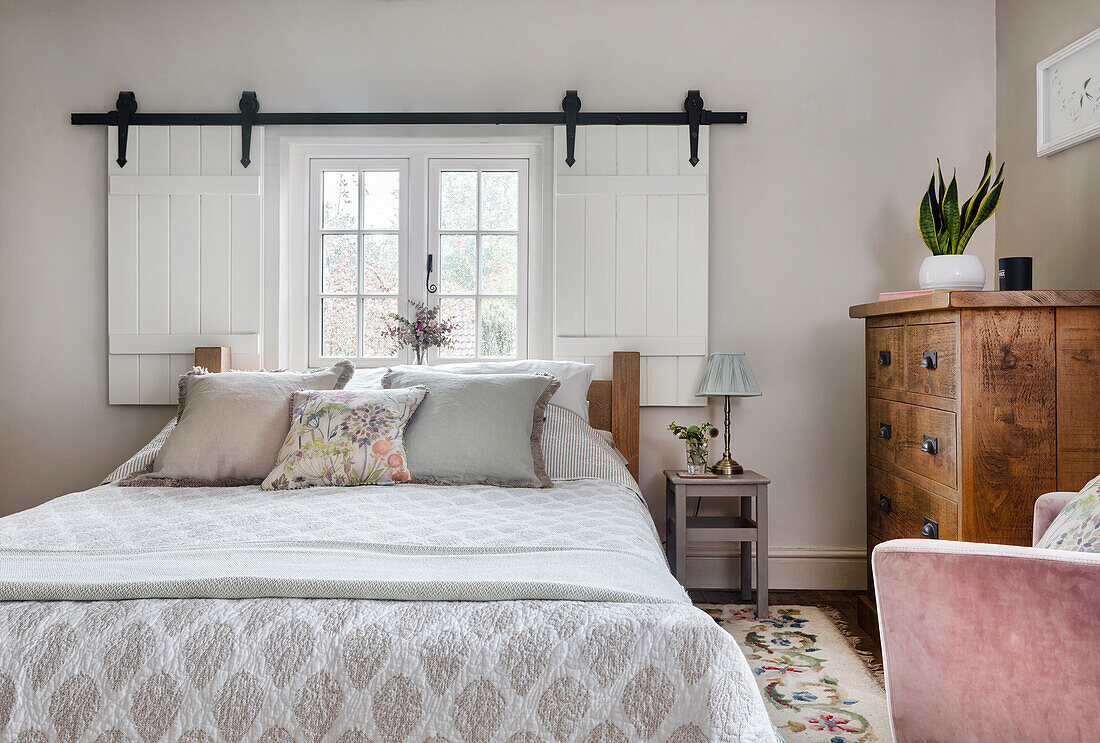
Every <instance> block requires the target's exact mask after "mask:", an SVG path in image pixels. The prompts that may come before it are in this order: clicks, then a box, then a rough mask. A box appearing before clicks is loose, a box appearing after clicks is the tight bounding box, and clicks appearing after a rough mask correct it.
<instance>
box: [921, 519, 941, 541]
mask: <svg viewBox="0 0 1100 743" xmlns="http://www.w3.org/2000/svg"><path fill="white" fill-rule="evenodd" d="M920 533H921V534H923V535H924V536H925V537H927V538H929V539H939V538H940V525H939V524H937V523H936V522H935V521H933V520H932V519H930V518H928V517H927V516H926V517H925V518H924V526H922V527H921V530H920Z"/></svg>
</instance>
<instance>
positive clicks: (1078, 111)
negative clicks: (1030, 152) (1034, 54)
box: [1035, 28, 1100, 157]
mask: <svg viewBox="0 0 1100 743" xmlns="http://www.w3.org/2000/svg"><path fill="white" fill-rule="evenodd" d="M1035 86H1036V113H1037V117H1038V120H1037V126H1036V128H1035V133H1036V143H1035V152H1036V154H1037V155H1038V156H1039V157H1043V156H1044V155H1052V154H1054V153H1055V152H1061V151H1062V150H1064V149H1066V148H1068V147H1073V146H1074V145H1078V144H1081V143H1082V142H1085V141H1087V140H1090V139H1092V138H1093V137H1097V136H1100V28H1098V29H1096V30H1095V31H1093V32H1092V33H1090V34H1088V35H1087V36H1083V37H1081V38H1080V39H1078V40H1077V41H1075V42H1073V43H1072V44H1070V45H1069V46H1067V47H1066V48H1064V49H1062V50H1060V51H1058V52H1055V53H1054V54H1052V55H1050V56H1049V57H1047V58H1046V59H1044V60H1042V61H1041V62H1039V63H1038V64H1037V65H1035Z"/></svg>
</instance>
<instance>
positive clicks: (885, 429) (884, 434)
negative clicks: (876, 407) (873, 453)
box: [878, 423, 890, 439]
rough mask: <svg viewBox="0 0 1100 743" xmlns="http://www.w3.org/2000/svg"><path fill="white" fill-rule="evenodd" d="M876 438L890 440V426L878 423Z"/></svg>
mask: <svg viewBox="0 0 1100 743" xmlns="http://www.w3.org/2000/svg"><path fill="white" fill-rule="evenodd" d="M878 437H879V438H880V439H888V438H890V424H889V423H879V424H878Z"/></svg>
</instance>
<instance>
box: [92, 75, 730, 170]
mask: <svg viewBox="0 0 1100 743" xmlns="http://www.w3.org/2000/svg"><path fill="white" fill-rule="evenodd" d="M237 108H238V109H240V113H232V114H139V113H138V112H137V110H138V105H137V96H135V95H134V93H133V91H129V90H124V91H122V92H120V93H119V94H118V100H117V101H116V102H115V110H114V111H108V112H107V113H105V114H103V113H100V114H91V113H89V114H73V115H72V123H73V124H74V125H76V126H89V125H90V126H117V127H118V164H119V167H124V166H125V165H126V134H127V130H128V128H129V127H131V126H140V125H146V126H204V125H205V126H239V127H241V164H242V165H244V166H245V167H246V168H247V167H248V164H249V163H250V162H252V160H251V157H250V155H249V151H250V150H251V146H252V127H253V126H265V125H266V126H331V125H336V124H561V125H564V126H565V142H566V156H565V162H566V163H567V164H568V165H569V167H573V163H574V162H576V160H575V158H574V157H573V151H574V148H575V146H576V141H577V127H578V126H593V125H599V124H611V125H628V124H634V125H640V124H647V125H658V126H683V125H687V126H688V127H689V139H690V143H691V155H690V158H689V161H690V162H691V165H692V167H694V166H695V165H696V164H698V162H699V127H700V126H709V125H711V124H744V123H746V122H747V121H748V120H749V115H748V114H747V113H746V112H744V111H708V110H707V109H705V108H703V98H702V97H701V96H700V95H699V91H698V90H689V91H688V94H687V98H685V99H684V106H683V108H684V110H683V112H678V113H581V99H580V97H579V96H578V95H577V91H575V90H569V91H566V93H565V98H563V99H562V101H561V109H562V110H561V111H548V112H539V111H500V112H496V113H468V112H464V111H453V112H450V113H271V114H269V113H260V101H259V99H258V98H257V97H256V92H255V91H252V90H246V91H244V92H243V93H242V94H241V100H240V101H239V102H238V103H237Z"/></svg>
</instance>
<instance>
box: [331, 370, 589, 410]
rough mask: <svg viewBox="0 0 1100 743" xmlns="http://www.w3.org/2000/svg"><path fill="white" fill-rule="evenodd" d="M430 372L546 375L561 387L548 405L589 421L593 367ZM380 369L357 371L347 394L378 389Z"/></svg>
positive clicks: (381, 372)
mask: <svg viewBox="0 0 1100 743" xmlns="http://www.w3.org/2000/svg"><path fill="white" fill-rule="evenodd" d="M392 368H394V369H400V370H410V369H418V368H423V367H417V366H395V367H392ZM430 368H431V369H432V370H433V371H445V372H450V373H452V374H549V375H550V376H552V377H556V378H557V379H558V380H560V381H561V387H559V388H558V391H557V392H555V393H554V396H553V397H551V398H550V404H551V405H557V406H558V407H562V408H565V409H566V410H572V411H573V412H574V413H576V414H577V415H579V416H580V417H581V418H582V419H583V420H584V421H585V422H587V421H588V386H589V385H590V384H592V375H593V374H595V372H596V365H595V364H582V363H580V362H578V361H544V360H542V359H522V360H520V361H474V362H469V363H464V364H435V365H433V366H431V367H430ZM385 371H386V370H385V368H381V369H356V370H355V376H353V377H352V378H351V381H350V382H348V386H347V389H349V390H367V389H380V388H381V387H382V375H383V374H384V373H385Z"/></svg>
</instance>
